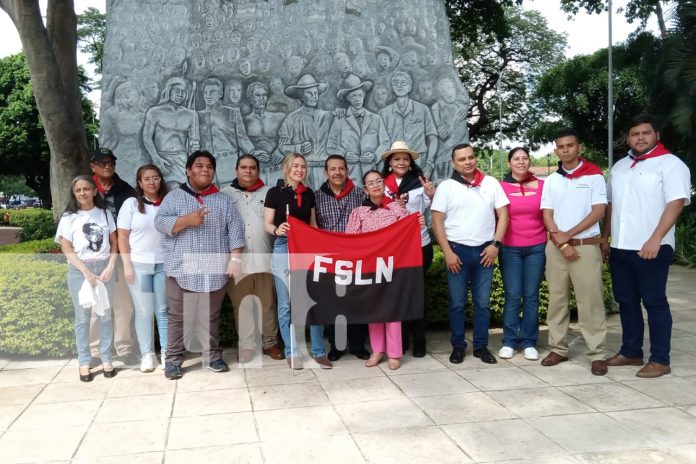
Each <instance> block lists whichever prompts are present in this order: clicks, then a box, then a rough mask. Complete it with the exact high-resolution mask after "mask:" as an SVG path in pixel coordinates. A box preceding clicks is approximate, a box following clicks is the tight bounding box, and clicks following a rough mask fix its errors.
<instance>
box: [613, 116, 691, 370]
mask: <svg viewBox="0 0 696 464" xmlns="http://www.w3.org/2000/svg"><path fill="white" fill-rule="evenodd" d="M626 141H627V143H628V146H629V147H630V148H631V151H629V153H628V154H629V156H627V157H625V158H623V159H622V160H620V161H618V162H617V163H616V164H615V165H614V167H613V168H612V170H611V175H610V178H609V189H608V194H609V207H608V208H607V213H606V218H605V221H604V231H603V236H604V237H607V238H608V237H609V236H610V235H611V251H610V253H609V266H610V270H611V279H612V282H613V288H614V298H615V299H616V301H617V302H618V303H619V310H620V314H621V327H622V329H623V335H622V343H621V349H620V350H619V352H618V353H617V354H616V355H614V356H612V357H611V358H609V359H608V360H607V364H608V365H609V366H629V365H630V366H641V365H643V330H644V324H643V311H642V310H641V302H642V303H643V306H644V307H645V310H646V312H647V314H648V327H649V328H650V358H649V360H648V363H647V364H645V366H643V367H642V368H641V369H640V370H639V371H638V372H637V373H636V375H637V376H638V377H647V378H652V377H660V376H662V375H665V374H669V373H670V372H671V370H672V369H671V368H670V359H669V352H670V339H671V337H672V315H671V313H670V309H669V303H668V302H667V273H668V271H669V265H670V263H671V262H672V256H673V255H674V223H675V222H676V221H677V218H678V217H679V214H680V213H681V211H682V209H683V208H684V206H685V205H688V204H689V203H690V201H691V191H690V190H691V179H690V173H689V168H688V167H686V165H685V164H684V163H683V162H682V161H681V160H680V159H679V158H677V157H676V156H674V155H673V154H672V153H671V152H670V151H669V150H667V148H665V146H664V145H662V143H660V132H659V131H658V130H657V125H656V123H655V120H654V119H653V118H652V117H651V116H650V115H639V116H636V117H635V118H633V119H632V120H631V122H630V124H629V127H628V136H627V140H626ZM604 248H605V251H609V247H608V245H607V246H605V247H604Z"/></svg>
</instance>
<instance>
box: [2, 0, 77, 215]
mask: <svg viewBox="0 0 696 464" xmlns="http://www.w3.org/2000/svg"><path fill="white" fill-rule="evenodd" d="M0 8H2V9H3V10H5V11H6V12H7V14H8V15H9V16H10V18H11V19H12V22H13V23H14V24H15V27H16V28H17V31H18V32H19V37H20V40H21V41H22V48H23V49H24V54H25V55H26V57H27V65H28V66H29V73H30V75H31V83H32V87H33V89H34V98H35V99H36V107H37V109H38V110H39V115H40V116H41V121H42V122H43V125H44V129H45V131H46V139H47V140H48V147H49V149H50V152H51V162H50V174H51V195H52V197H53V206H54V208H53V215H54V217H56V218H57V217H58V216H59V215H60V213H61V212H62V210H63V208H64V207H65V205H66V203H67V201H68V198H69V197H70V186H71V182H72V179H73V178H74V177H75V176H76V175H78V174H83V173H85V172H87V160H88V150H87V139H86V136H85V129H84V121H83V120H82V113H81V111H80V105H81V103H80V88H79V84H78V75H77V64H76V63H77V56H76V50H75V45H76V28H77V22H76V21H77V20H76V16H75V9H74V4H73V0H57V1H50V2H48V10H47V24H48V29H47V28H46V27H45V26H44V24H43V21H42V18H41V9H40V8H39V2H38V0H0Z"/></svg>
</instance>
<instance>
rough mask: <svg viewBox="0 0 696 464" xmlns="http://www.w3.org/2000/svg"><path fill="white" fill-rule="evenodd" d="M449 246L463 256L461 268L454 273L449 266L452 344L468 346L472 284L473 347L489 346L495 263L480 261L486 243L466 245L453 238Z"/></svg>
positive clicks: (448, 281) (456, 346)
mask: <svg viewBox="0 0 696 464" xmlns="http://www.w3.org/2000/svg"><path fill="white" fill-rule="evenodd" d="M450 247H451V248H452V251H454V252H455V253H456V254H457V256H459V259H460V260H461V262H462V264H461V270H460V271H459V273H457V274H454V273H452V272H450V271H449V270H447V286H448V288H449V323H450V331H451V332H452V336H451V337H450V343H451V344H452V347H453V348H464V349H465V348H466V340H464V324H465V318H466V314H465V310H466V303H467V296H468V294H469V285H471V295H472V300H473V303H474V349H475V350H477V349H479V348H486V347H487V346H488V323H489V321H490V319H491V306H490V304H491V303H490V300H491V282H492V281H493V266H489V267H483V265H481V263H480V261H481V256H480V255H481V252H482V251H483V249H484V248H485V246H484V245H479V246H467V245H462V244H460V243H454V242H450Z"/></svg>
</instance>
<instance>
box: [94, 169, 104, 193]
mask: <svg viewBox="0 0 696 464" xmlns="http://www.w3.org/2000/svg"><path fill="white" fill-rule="evenodd" d="M92 180H93V181H94V183H95V184H96V185H97V190H98V191H99V193H101V194H102V195H106V192H107V190H106V189H105V188H104V186H103V185H102V184H101V183H100V182H99V178H98V177H97V175H96V174H95V175H93V176H92Z"/></svg>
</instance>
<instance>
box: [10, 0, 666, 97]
mask: <svg viewBox="0 0 696 464" xmlns="http://www.w3.org/2000/svg"><path fill="white" fill-rule="evenodd" d="M626 2H627V0H615V1H614V2H613V3H614V8H615V9H616V8H619V7H621V6H623V5H625V4H626ZM40 3H41V6H42V10H43V11H45V7H46V0H41V1H40ZM105 4H106V0H75V10H76V11H77V12H78V13H81V12H83V11H84V10H85V9H87V8H89V7H94V8H97V9H99V10H101V11H104V10H105V8H106V6H105ZM558 4H559V2H557V1H555V0H525V1H524V3H523V8H525V9H535V10H538V11H540V12H541V13H542V15H544V17H545V18H546V20H547V22H548V24H549V27H550V28H551V29H554V30H556V31H558V32H562V33H565V34H566V36H567V40H568V48H567V50H566V56H568V57H572V56H575V55H578V54H588V53H592V52H594V51H595V50H598V49H600V48H604V47H606V46H607V45H608V34H607V21H608V20H607V13H606V12H605V13H603V14H600V15H588V14H586V13H584V12H582V13H578V14H577V15H576V16H574V17H573V18H571V19H568V17H567V15H566V14H565V13H563V12H562V11H561V10H560V7H559V5H558ZM637 26H638V25H637V24H635V23H634V24H628V23H627V22H626V20H625V19H624V17H623V15H622V14H615V15H614V18H613V38H614V43H618V42H621V41H623V40H625V39H626V38H627V37H628V35H629V34H630V33H631V32H633V31H634V30H635V29H636V28H637ZM647 28H648V30H650V31H653V32H654V33H657V32H658V28H657V22H656V21H655V20H652V21H650V22H649V23H648V25H647ZM21 50H22V44H21V42H20V40H19V35H18V34H17V30H16V29H15V27H14V24H12V20H10V17H9V16H8V15H7V14H6V13H5V12H4V11H0V57H3V56H7V55H11V54H14V53H18V52H20V51H21ZM87 58H88V57H87V56H85V55H82V54H80V53H78V62H79V63H80V64H81V65H83V66H85V68H86V69H87V71H88V72H90V73H91V72H92V66H91V65H89V64H88V63H87ZM99 97H100V92H99V91H94V92H92V93H91V94H90V98H91V99H92V100H93V101H94V102H95V103H96V105H97V106H99Z"/></svg>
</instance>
